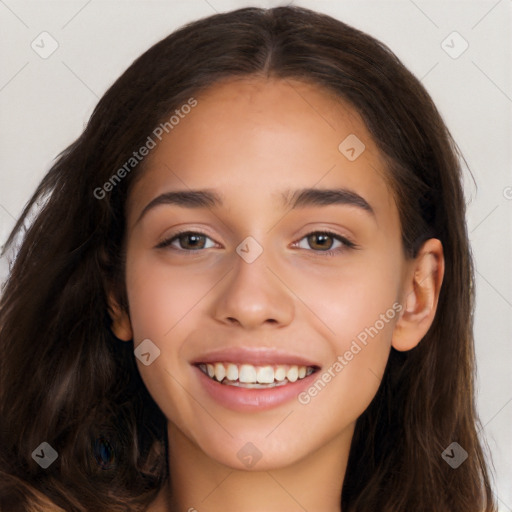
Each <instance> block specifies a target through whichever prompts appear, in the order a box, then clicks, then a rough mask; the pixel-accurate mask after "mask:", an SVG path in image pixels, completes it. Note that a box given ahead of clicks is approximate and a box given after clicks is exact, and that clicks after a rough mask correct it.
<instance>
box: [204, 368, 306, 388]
mask: <svg viewBox="0 0 512 512" xmlns="http://www.w3.org/2000/svg"><path fill="white" fill-rule="evenodd" d="M199 368H200V369H201V370H202V371H203V373H205V374H206V375H208V376H209V377H210V378H212V379H215V380H216V381H217V382H222V383H223V384H229V385H231V386H241V387H247V388H256V389H259V388H265V387H274V386H280V385H285V384H288V383H290V382H296V381H297V380H298V379H303V378H304V377H307V376H308V375H311V374H312V373H313V372H314V371H315V370H314V368H313V367H311V366H298V365H277V366H271V365H265V366H254V365H252V364H242V365H240V366H238V365H236V364H234V363H221V362H218V363H213V364H211V363H207V364H201V365H199Z"/></svg>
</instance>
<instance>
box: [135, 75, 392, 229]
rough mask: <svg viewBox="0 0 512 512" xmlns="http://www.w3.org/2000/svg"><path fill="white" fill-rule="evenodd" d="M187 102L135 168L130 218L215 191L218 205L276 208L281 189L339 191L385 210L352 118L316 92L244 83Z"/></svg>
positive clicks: (281, 83) (380, 167)
mask: <svg viewBox="0 0 512 512" xmlns="http://www.w3.org/2000/svg"><path fill="white" fill-rule="evenodd" d="M195 98H196V100H197V106H195V107H194V108H193V109H191V110H190V112H189V113H187V114H186V115H182V116H180V120H179V123H178V124H176V125H174V126H173V128H172V129H171V130H169V133H167V134H164V136H163V137H162V140H161V142H159V143H158V145H157V147H156V148H155V149H153V150H152V152H151V153H150V154H149V156H148V157H147V159H146V161H145V162H144V167H145V169H144V171H143V174H142V176H141V178H140V180H138V182H137V183H136V185H135V187H134V189H133V191H132V194H131V195H130V198H129V202H128V211H129V212H130V213H131V215H132V217H133V215H135V214H136V212H137V211H139V212H140V210H141V209H142V208H144V206H145V204H146V203H147V202H149V201H150V200H151V199H152V198H153V197H155V196H156V195H158V194H163V193H165V192H167V191H169V190H174V189H181V190H184V189H215V190H217V191H219V195H220V196H221V197H223V198H226V201H227V203H226V204H228V203H229V199H230V198H231V199H237V200H239V202H240V204H249V203H251V202H254V201H255V200H257V199H258V198H259V199H260V200H262V201H263V200H265V201H269V202H270V201H272V202H276V201H277V198H278V197H279V194H278V193H280V192H281V191H284V190H293V189H297V188H305V187H315V186H316V187H320V188H334V187H340V186H342V187H344V188H347V189H349V190H354V191H356V192H357V193H359V194H361V195H363V196H367V197H368V198H369V199H370V200H371V201H373V202H374V203H375V207H376V209H379V208H389V206H393V204H392V203H393V201H392V200H391V197H390V196H391V194H390V191H389V190H388V188H387V185H386V181H385V179H384V176H385V171H384V164H383V161H382V159H381V157H380V153H379V151H378V149H377V146H376V144H375V142H374V141H373V139H372V137H371V136H370V134H369V132H368V130H367V128H366V126H365V124H364V122H363V121H362V119H361V117H360V115H359V114H358V113H357V111H356V110H355V109H354V108H352V107H351V106H350V105H349V104H347V103H345V102H343V101H342V100H340V99H339V98H337V97H335V96H334V95H333V94H331V93H329V92H328V91H326V90H325V89H323V88H320V87H319V86H317V85H313V84H310V83H308V82H300V81H296V80H289V79H286V80H277V79H266V78H265V79H263V78H250V79H248V78H244V79H234V80H228V81H224V82H221V83H218V84H216V85H214V86H212V87H211V88H209V89H208V90H206V91H205V92H203V93H202V94H200V95H197V96H196V97H195ZM187 110H189V109H187ZM354 157H355V158H354ZM244 196H245V197H244ZM281 203H283V204H284V202H283V201H282V196H281ZM132 220H133V219H132Z"/></svg>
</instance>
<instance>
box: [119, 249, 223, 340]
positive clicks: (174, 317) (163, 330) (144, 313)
mask: <svg viewBox="0 0 512 512" xmlns="http://www.w3.org/2000/svg"><path fill="white" fill-rule="evenodd" d="M129 256H130V254H129ZM214 277H215V276H213V275H212V274H211V273H207V272H197V273H193V274H191V272H190V271H187V270H183V268H180V267H177V266H171V265H166V264H165V263H162V261H157V260H156V259H155V258H151V257H147V256H145V255H144V254H136V253H134V254H133V256H132V257H131V258H130V257H129V258H128V262H127V293H128V302H129V305H130V318H131V322H132V328H133V331H134V337H135V340H140V339H144V338H150V339H153V338H154V339H160V340H164V339H165V338H166V337H167V335H168V334H169V333H170V332H171V331H172V330H173V329H174V328H175V326H176V325H177V324H178V323H179V322H180V321H181V320H183V319H184V318H185V317H187V316H189V315H192V316H193V315H194V309H197V305H199V304H200V302H201V300H202V299H203V298H204V297H205V296H206V294H207V293H208V291H209V290H210V289H211V287H212V286H213V285H214V284H215V279H214ZM217 280H218V276H217Z"/></svg>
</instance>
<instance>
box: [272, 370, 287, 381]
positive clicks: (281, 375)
mask: <svg viewBox="0 0 512 512" xmlns="http://www.w3.org/2000/svg"><path fill="white" fill-rule="evenodd" d="M274 379H276V380H277V382H281V381H283V380H284V379H286V368H285V367H284V366H278V367H277V368H276V369H275V370H274Z"/></svg>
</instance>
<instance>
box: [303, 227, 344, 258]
mask: <svg viewBox="0 0 512 512" xmlns="http://www.w3.org/2000/svg"><path fill="white" fill-rule="evenodd" d="M303 240H305V241H306V244H308V245H309V247H310V248H311V249H314V250H315V251H319V252H325V253H328V254H331V253H333V252H337V250H340V249H343V248H344V247H345V248H346V247H354V244H353V243H352V242H350V241H349V240H347V239H346V238H345V237H343V236H340V235H337V234H335V233H331V232H329V231H314V232H312V233H309V234H307V235H306V236H305V237H304V238H301V240H300V241H299V243H298V247H300V248H301V249H307V248H308V247H304V246H301V245H300V244H301V242H302V241H303ZM336 242H337V243H338V246H335V244H336ZM315 246H316V247H315Z"/></svg>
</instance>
